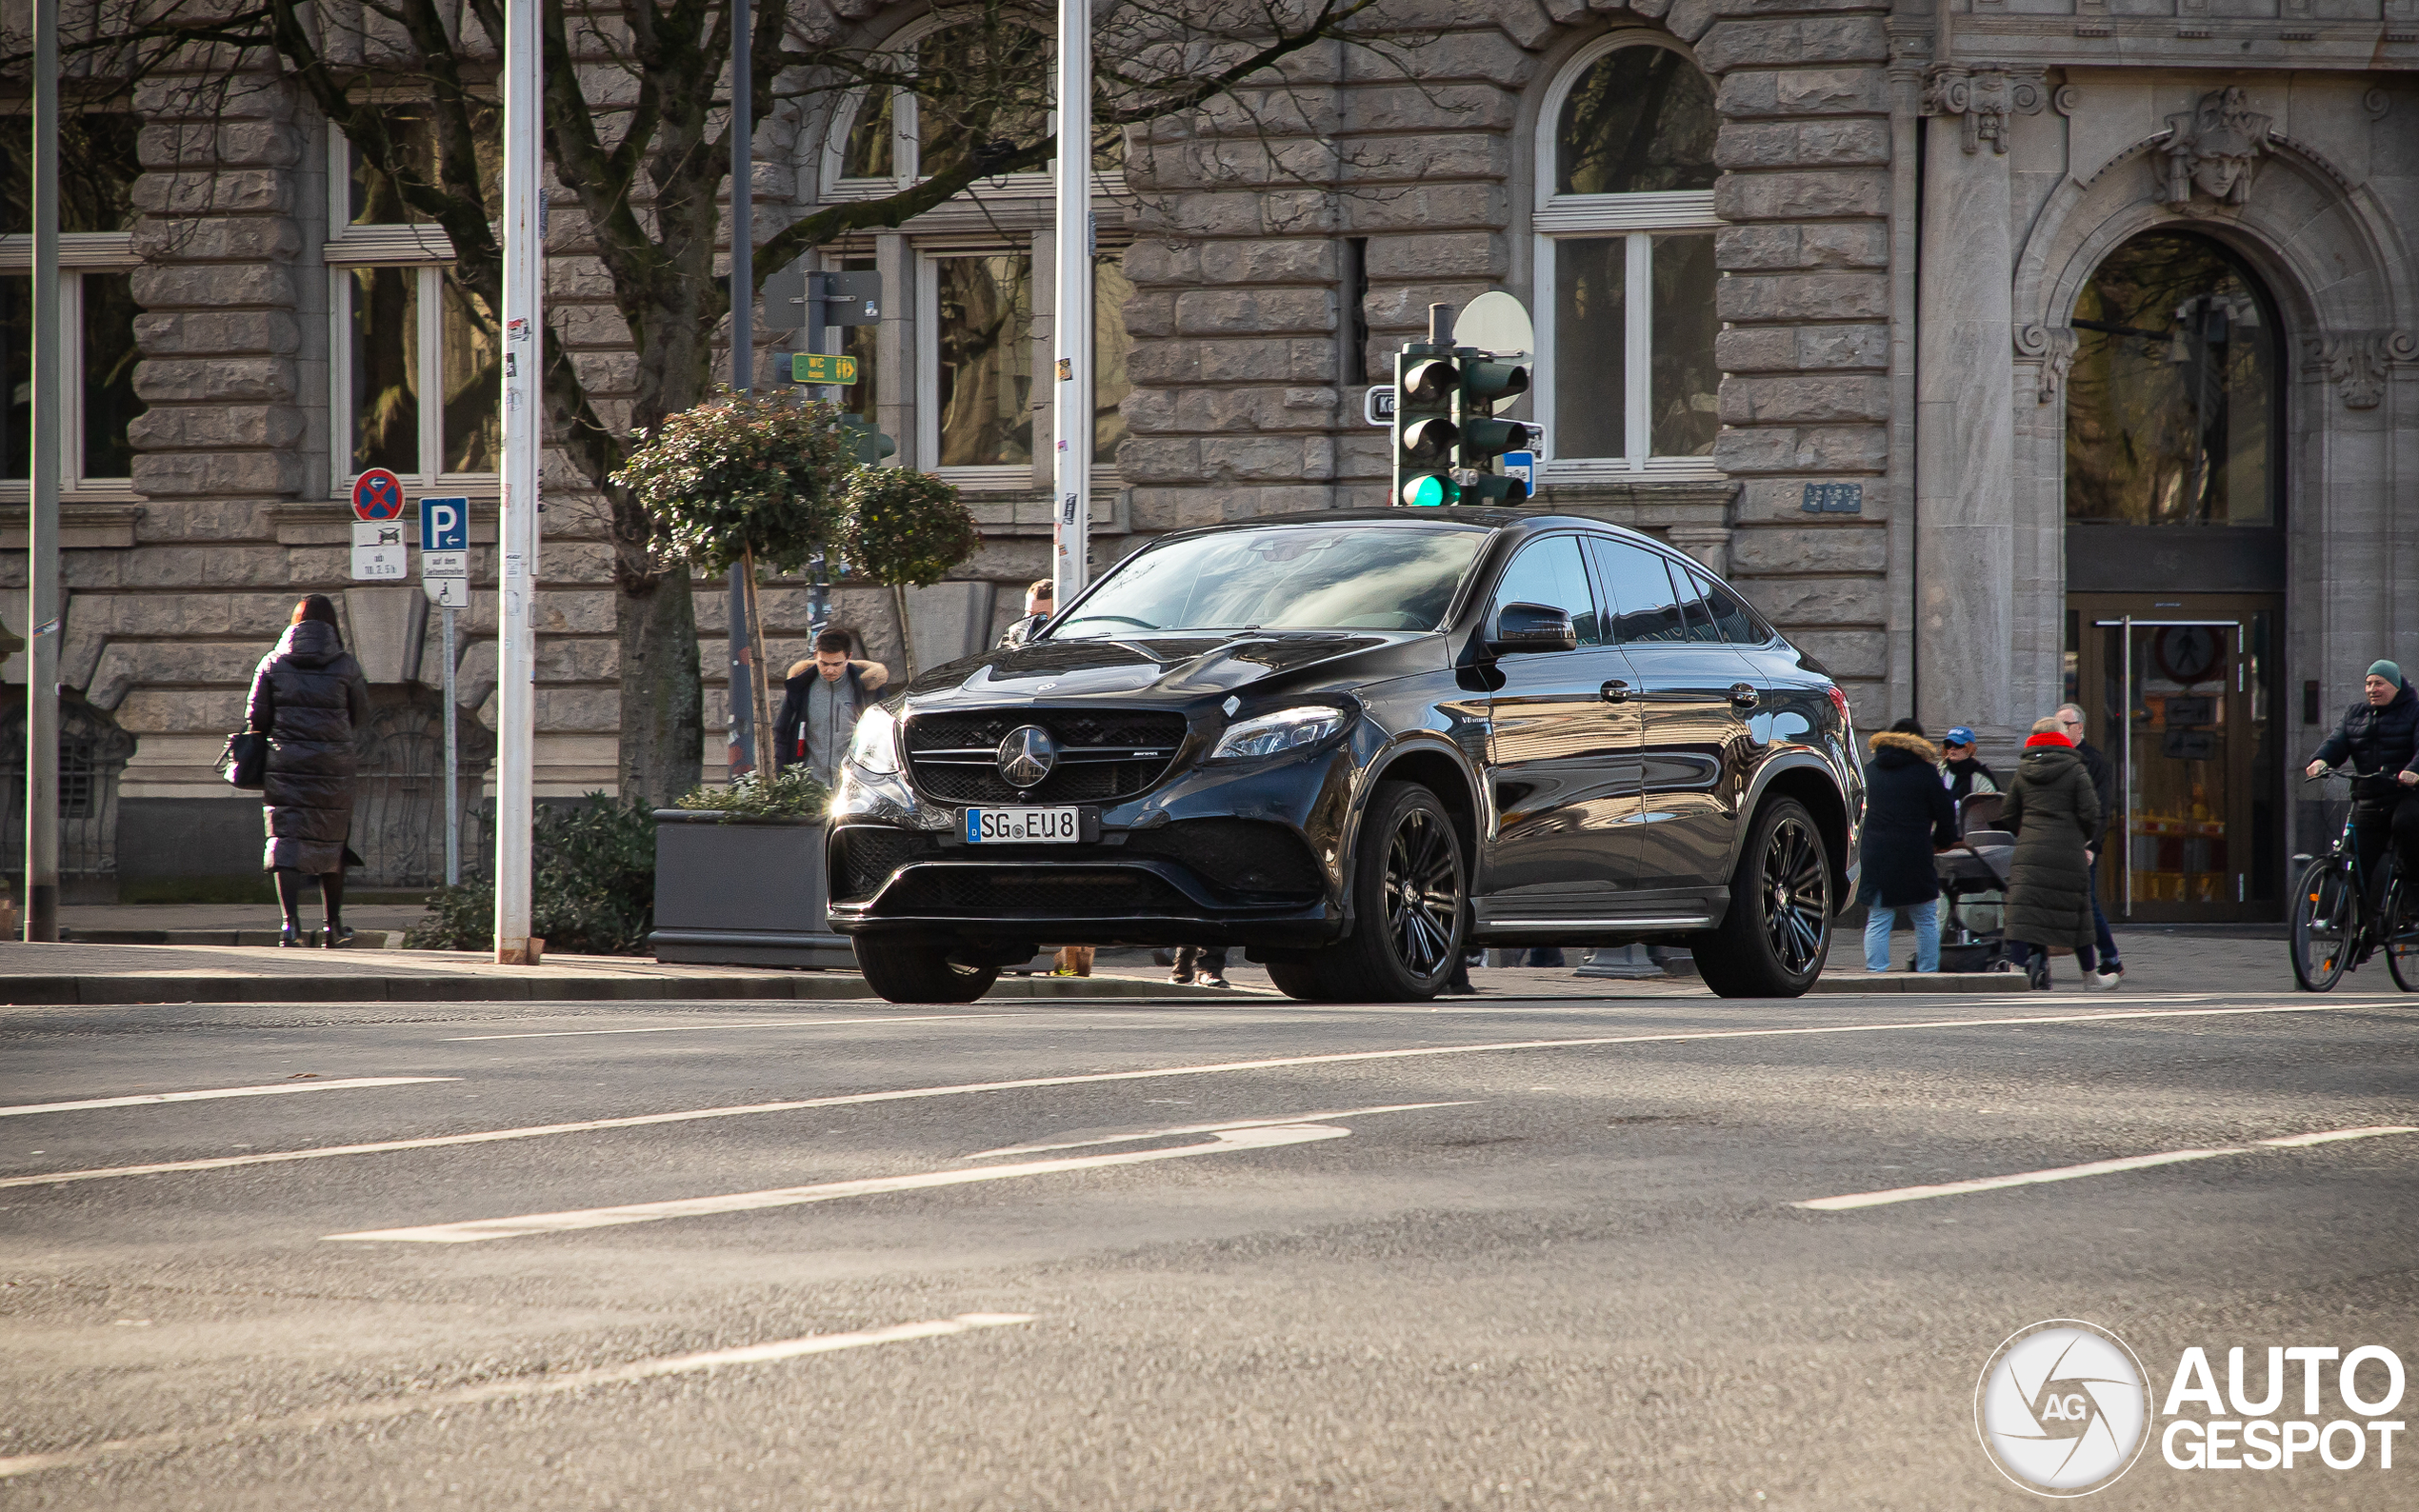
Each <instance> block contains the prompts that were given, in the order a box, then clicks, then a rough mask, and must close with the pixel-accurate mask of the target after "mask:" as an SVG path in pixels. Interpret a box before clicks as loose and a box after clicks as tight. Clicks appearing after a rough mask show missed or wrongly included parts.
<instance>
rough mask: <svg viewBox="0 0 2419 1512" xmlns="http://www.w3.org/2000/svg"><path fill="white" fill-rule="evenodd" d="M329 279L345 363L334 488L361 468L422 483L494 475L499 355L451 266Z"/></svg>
mask: <svg viewBox="0 0 2419 1512" xmlns="http://www.w3.org/2000/svg"><path fill="white" fill-rule="evenodd" d="M334 280H335V287H336V295H337V323H338V328H339V329H340V330H341V331H342V333H343V342H344V350H345V352H346V353H347V357H348V360H347V361H346V362H344V363H343V365H342V366H341V367H339V368H337V377H338V383H339V390H340V398H341V401H342V402H341V403H340V404H339V405H338V407H337V412H338V413H339V414H342V415H345V416H346V417H348V426H349V429H348V431H347V434H346V437H345V447H344V449H343V452H342V453H341V456H342V461H341V465H340V466H341V472H342V476H341V477H339V478H338V479H337V480H336V482H337V486H338V487H342V485H343V484H344V483H345V482H346V481H347V480H348V479H350V477H351V476H352V474H354V473H356V472H359V471H361V470H363V469H364V468H387V469H388V470H389V471H390V472H393V473H395V474H396V475H397V476H399V477H403V478H410V479H415V480H418V481H420V482H422V483H427V482H429V481H430V480H433V479H435V478H437V477H440V476H446V475H453V474H487V473H493V472H494V471H495V470H496V468H497V467H498V466H499V464H500V462H501V459H502V457H503V453H504V433H503V426H502V420H501V417H500V412H499V408H498V403H499V400H500V398H501V396H502V394H503V377H502V373H501V371H500V369H499V368H498V361H499V358H498V349H499V348H498V345H497V342H496V337H495V332H494V330H493V328H492V326H491V323H490V322H488V321H485V320H483V319H482V318H481V317H480V314H479V308H478V305H477V302H476V301H475V300H474V299H473V298H472V297H471V295H470V291H469V290H468V289H466V288H463V287H462V285H461V284H460V283H459V282H457V281H456V279H455V277H454V274H453V270H452V269H451V268H450V267H419V268H343V269H336V271H335V274H334ZM430 395H435V396H437V397H436V401H435V402H434V403H430V402H428V396H430Z"/></svg>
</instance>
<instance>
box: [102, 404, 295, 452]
mask: <svg viewBox="0 0 2419 1512" xmlns="http://www.w3.org/2000/svg"><path fill="white" fill-rule="evenodd" d="M302 434H303V416H302V411H301V410H299V409H296V408H293V407H291V406H290V405H230V404H215V405H163V406H161V407H159V408H155V409H147V410H145V411H144V412H143V413H141V414H139V415H136V416H135V417H134V418H133V420H132V421H130V422H129V424H128V426H127V435H128V438H129V439H130V441H131V442H132V443H133V445H134V449H135V450H137V451H201V450H210V449H212V448H234V447H290V446H292V445H294V444H295V443H296V442H298V441H300V440H301V439H302Z"/></svg>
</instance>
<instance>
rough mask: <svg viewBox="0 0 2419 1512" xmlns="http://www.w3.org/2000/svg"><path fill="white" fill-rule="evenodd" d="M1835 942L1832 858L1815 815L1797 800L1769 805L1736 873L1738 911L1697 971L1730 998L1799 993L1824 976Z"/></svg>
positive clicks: (1703, 953) (1706, 949) (1733, 908)
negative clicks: (1832, 903) (1832, 945)
mask: <svg viewBox="0 0 2419 1512" xmlns="http://www.w3.org/2000/svg"><path fill="white" fill-rule="evenodd" d="M1830 948H1831V858H1830V853H1829V850H1828V849H1826V848H1825V846H1824V845H1823V832H1822V830H1820V829H1819V828H1817V827H1816V826H1815V824H1814V816H1813V815H1812V814H1809V813H1808V812H1807V811H1806V806H1805V805H1803V804H1801V803H1799V802H1797V800H1795V799H1793V798H1783V799H1779V800H1776V801H1775V802H1773V803H1770V804H1768V805H1766V806H1765V807H1764V809H1763V810H1762V811H1761V812H1760V813H1758V814H1757V815H1756V816H1755V826H1754V827H1753V829H1752V830H1751V831H1749V835H1748V843H1747V845H1746V846H1744V847H1743V848H1742V849H1741V850H1740V852H1739V868H1738V870H1737V872H1736V873H1734V874H1733V875H1732V876H1731V878H1730V909H1729V912H1728V913H1726V914H1724V915H1723V916H1722V924H1721V926H1720V927H1719V928H1717V929H1715V930H1714V931H1713V933H1712V935H1711V937H1710V938H1709V941H1708V943H1707V944H1706V945H1704V946H1703V947H1701V948H1700V949H1698V950H1697V952H1696V959H1697V970H1698V972H1699V973H1700V974H1701V975H1702V976H1704V978H1705V985H1707V986H1709V987H1711V988H1712V989H1713V990H1714V991H1715V992H1717V993H1719V994H1720V995H1722V996H1723V997H1726V998H1794V997H1798V996H1801V995H1802V994H1804V992H1805V991H1806V989H1807V988H1808V987H1810V986H1812V985H1814V980H1815V979H1816V978H1817V977H1820V976H1821V975H1822V974H1823V961H1824V958H1825V957H1826V956H1828V955H1829V953H1830Z"/></svg>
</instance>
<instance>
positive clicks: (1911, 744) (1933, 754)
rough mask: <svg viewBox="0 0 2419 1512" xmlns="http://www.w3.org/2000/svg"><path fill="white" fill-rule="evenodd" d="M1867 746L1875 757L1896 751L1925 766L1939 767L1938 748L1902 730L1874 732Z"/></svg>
mask: <svg viewBox="0 0 2419 1512" xmlns="http://www.w3.org/2000/svg"><path fill="white" fill-rule="evenodd" d="M1867 745H1868V746H1869V748H1870V749H1871V751H1872V753H1873V754H1874V755H1875V756H1879V755H1880V754H1881V753H1882V752H1884V751H1898V752H1901V753H1902V754H1905V755H1908V756H1911V757H1913V758H1914V759H1915V760H1917V761H1919V762H1922V763H1924V764H1925V765H1927V766H1939V765H1940V747H1939V746H1935V745H1933V744H1932V743H1931V742H1929V741H1928V740H1926V739H1924V738H1923V737H1922V736H1921V735H1909V734H1908V733H1907V732H1906V731H1904V730H1896V729H1883V730H1875V731H1874V732H1873V738H1872V739H1871V740H1870V741H1869V742H1868V743H1867Z"/></svg>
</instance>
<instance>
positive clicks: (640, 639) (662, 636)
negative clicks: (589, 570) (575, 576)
mask: <svg viewBox="0 0 2419 1512" xmlns="http://www.w3.org/2000/svg"><path fill="white" fill-rule="evenodd" d="M613 623H614V628H615V629H616V630H618V631H619V632H620V635H621V700H622V709H621V713H622V728H621V773H622V783H621V786H622V796H623V797H624V798H635V799H638V800H640V801H641V802H643V803H645V804H646V805H647V806H649V807H650V808H670V807H671V806H672V804H673V801H674V800H676V799H678V798H679V797H680V796H681V795H682V794H684V793H686V792H688V791H689V790H690V788H691V787H694V786H697V779H698V761H699V757H700V754H701V753H702V752H703V751H704V750H705V747H706V703H705V700H706V695H705V684H704V680H703V679H702V678H700V677H699V675H698V669H697V608H696V605H695V602H694V601H693V599H692V598H691V596H690V588H689V573H688V571H687V569H686V568H674V569H673V570H672V571H670V572H668V573H666V574H664V575H663V576H661V577H659V578H656V579H655V580H653V581H652V582H651V583H650V584H648V585H647V586H646V587H642V588H639V589H637V590H635V591H633V590H632V589H631V587H630V586H629V585H628V584H627V583H624V584H620V585H617V586H616V587H615V589H614V592H613Z"/></svg>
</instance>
